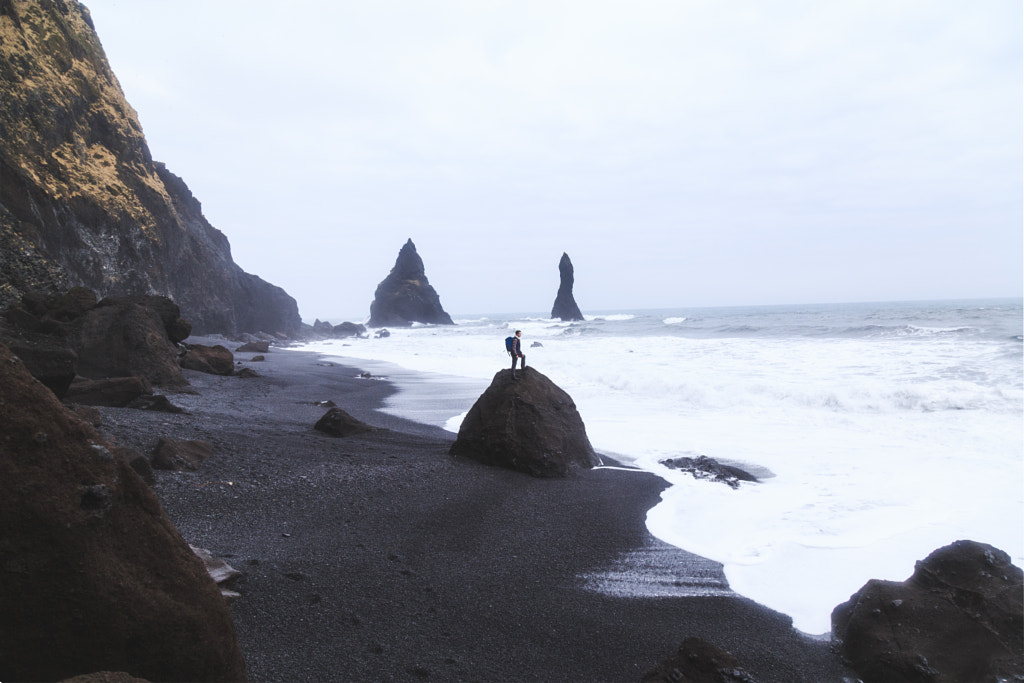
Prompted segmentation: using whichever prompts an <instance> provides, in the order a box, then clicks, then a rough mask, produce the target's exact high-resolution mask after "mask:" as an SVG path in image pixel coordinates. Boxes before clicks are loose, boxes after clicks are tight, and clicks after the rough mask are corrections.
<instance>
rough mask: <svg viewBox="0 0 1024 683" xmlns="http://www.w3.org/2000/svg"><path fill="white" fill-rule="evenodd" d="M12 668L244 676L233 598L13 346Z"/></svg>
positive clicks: (6, 422)
mask: <svg viewBox="0 0 1024 683" xmlns="http://www.w3.org/2000/svg"><path fill="white" fill-rule="evenodd" d="M0 425H3V427H2V429H3V438H0V481H2V482H3V487H4V495H3V496H0V520H3V533H2V536H0V550H2V555H3V561H2V562H0V605H2V606H3V609H0V672H3V674H2V676H3V679H4V680H5V681H6V680H16V681H40V680H49V681H57V680H62V679H65V678H69V677H71V676H75V675H77V674H80V673H82V672H92V671H131V672H133V673H134V674H135V675H137V676H140V677H143V678H145V679H148V680H153V681H164V680H169V681H198V680H205V681H214V680H222V681H241V680H245V678H246V673H245V663H244V661H243V659H242V654H241V651H240V649H239V647H238V642H237V640H236V638H235V628H234V622H233V620H232V617H231V613H230V612H229V611H228V607H227V605H226V604H225V602H224V600H223V598H222V597H221V594H220V591H219V590H218V589H217V587H216V585H215V584H214V583H213V581H211V580H210V577H209V576H208V575H207V573H206V570H205V569H204V567H203V563H202V562H201V561H200V560H199V559H198V558H196V557H195V555H194V554H193V553H192V551H191V550H190V549H189V546H188V544H187V543H185V541H184V540H183V539H182V538H181V535H180V534H179V533H178V531H177V530H176V529H175V528H174V525H173V524H172V523H171V521H170V520H169V519H168V518H167V515H166V514H165V513H164V511H163V509H162V508H161V506H160V503H159V501H158V500H157V498H156V496H155V495H154V494H153V492H152V491H150V489H149V487H148V486H147V485H146V484H145V483H144V482H143V481H142V480H141V479H140V478H139V476H138V475H137V474H136V472H135V470H133V469H132V467H131V466H129V464H128V462H126V461H125V460H124V458H122V457H121V456H120V455H119V453H118V451H117V449H115V448H114V447H113V446H112V445H111V444H109V443H107V442H106V441H105V440H104V439H103V437H101V436H100V435H99V434H98V433H97V432H96V430H95V429H93V428H92V427H91V426H90V425H88V424H87V423H85V422H83V421H82V420H80V419H79V418H78V417H77V416H75V415H74V414H73V413H72V412H71V411H70V410H67V409H65V408H64V406H62V405H61V404H60V402H59V401H58V400H57V398H56V396H54V395H53V393H52V392H50V391H49V390H47V389H46V388H44V387H43V386H42V385H41V384H40V383H38V382H36V381H34V380H33V378H32V376H31V375H30V374H29V373H28V371H27V370H26V369H25V367H24V365H23V364H22V363H21V362H20V361H19V360H18V359H17V358H16V357H15V356H14V355H13V354H12V353H11V352H10V351H9V350H8V349H7V348H6V347H4V346H0Z"/></svg>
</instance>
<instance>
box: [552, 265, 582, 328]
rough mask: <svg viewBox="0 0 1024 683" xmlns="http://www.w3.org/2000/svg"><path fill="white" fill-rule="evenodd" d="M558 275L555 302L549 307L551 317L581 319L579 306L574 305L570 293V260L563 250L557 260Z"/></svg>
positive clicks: (571, 279)
mask: <svg viewBox="0 0 1024 683" xmlns="http://www.w3.org/2000/svg"><path fill="white" fill-rule="evenodd" d="M558 276H559V282H558V293H557V294H556V295H555V304H554V306H552V308H551V317H552V318H560V319H562V320H566V321H568V320H583V314H582V313H580V307H579V306H577V305H576V299H575V298H573V295H572V286H573V283H574V281H575V275H574V272H573V267H572V261H570V260H569V255H568V254H566V253H564V252H563V253H562V258H561V260H559V262H558Z"/></svg>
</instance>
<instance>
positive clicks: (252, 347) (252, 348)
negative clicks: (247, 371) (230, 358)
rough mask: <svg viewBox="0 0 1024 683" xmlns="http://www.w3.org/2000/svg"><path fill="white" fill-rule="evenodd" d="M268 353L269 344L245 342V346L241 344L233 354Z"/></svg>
mask: <svg viewBox="0 0 1024 683" xmlns="http://www.w3.org/2000/svg"><path fill="white" fill-rule="evenodd" d="M269 352H270V342H265V341H251V342H246V343H245V344H242V345H241V346H239V347H238V348H237V349H235V353H269Z"/></svg>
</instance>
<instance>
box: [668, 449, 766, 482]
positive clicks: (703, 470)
mask: <svg viewBox="0 0 1024 683" xmlns="http://www.w3.org/2000/svg"><path fill="white" fill-rule="evenodd" d="M660 462H661V464H662V465H664V466H665V467H669V468H671V469H674V470H681V471H683V472H689V473H690V474H692V475H693V477H694V478H695V479H707V480H710V481H715V482H721V483H723V484H726V485H728V486H729V487H730V488H734V489H735V488H739V486H740V482H741V481H757V477H755V476H754V475H752V474H750V473H749V472H747V471H745V470H741V469H740V468H739V467H732V466H731V465H723V464H722V463H720V462H718V461H717V460H715V459H714V458H709V457H708V456H706V455H699V456H697V457H696V458H690V457H682V458H671V459H669V460H662V461H660Z"/></svg>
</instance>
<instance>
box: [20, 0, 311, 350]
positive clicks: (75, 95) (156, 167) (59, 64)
mask: <svg viewBox="0 0 1024 683" xmlns="http://www.w3.org/2000/svg"><path fill="white" fill-rule="evenodd" d="M0 103H2V106H0V307H3V306H6V305H8V304H10V303H12V302H14V301H16V300H17V299H18V298H19V297H20V295H21V294H23V293H24V292H27V291H39V292H42V293H45V294H54V293H58V292H61V291H64V290H66V289H67V288H68V287H71V286H84V287H88V288H90V289H93V290H95V291H96V292H98V293H99V295H100V296H107V295H138V294H159V295H163V296H167V297H169V298H171V299H173V300H174V302H175V303H177V304H178V306H180V308H181V310H182V314H183V315H184V316H185V317H186V318H187V319H189V320H190V321H191V322H192V325H193V329H194V330H195V332H197V333H204V332H224V333H234V332H244V331H251V332H255V331H260V330H265V331H271V332H284V333H291V332H294V331H297V330H298V329H299V327H300V325H301V320H300V318H299V313H298V306H297V304H296V302H295V300H294V299H293V298H292V297H290V296H289V295H288V294H287V293H286V292H285V291H284V290H283V289H281V288H280V287H276V286H274V285H272V284H269V283H267V282H265V281H263V280H262V279H260V278H259V277H257V276H255V275H251V274H249V273H246V272H244V271H243V270H242V269H241V268H240V267H239V266H238V265H237V264H235V263H234V261H233V260H232V258H231V248H230V245H229V244H228V240H227V238H226V237H225V236H224V235H223V233H221V232H220V231H218V230H216V229H215V228H214V227H213V226H211V225H210V224H209V222H208V221H207V220H206V219H205V218H204V217H203V214H202V208H201V206H200V203H199V201H198V200H196V198H195V197H193V196H192V193H191V192H190V191H189V189H188V187H187V186H186V184H185V182H184V181H183V180H182V179H181V178H179V177H178V176H176V175H174V174H173V173H171V172H170V171H168V170H167V168H166V167H165V166H164V164H162V163H159V162H156V161H154V160H153V158H152V156H151V154H150V151H149V147H148V146H147V144H146V140H145V137H144V136H143V132H142V127H141V126H140V124H139V121H138V117H137V116H136V113H135V111H134V110H133V109H132V107H131V106H130V105H129V104H128V102H127V101H126V100H125V96H124V93H123V92H122V90H121V87H120V84H119V83H118V81H117V78H116V77H115V76H114V74H113V72H112V71H111V69H110V66H109V64H108V62H107V59H106V55H105V54H104V51H103V47H102V46H101V44H100V40H99V37H98V36H97V34H96V31H95V27H94V26H93V23H92V19H91V17H90V15H89V10H88V9H87V8H86V7H85V6H84V5H81V4H79V3H78V2H75V1H74V0H34V1H29V0H0Z"/></svg>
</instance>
